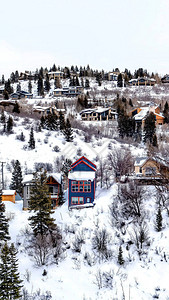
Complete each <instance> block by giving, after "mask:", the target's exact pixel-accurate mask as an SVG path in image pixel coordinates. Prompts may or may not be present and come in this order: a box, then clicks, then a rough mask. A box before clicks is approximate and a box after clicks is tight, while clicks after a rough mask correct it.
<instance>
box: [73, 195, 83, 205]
mask: <svg viewBox="0 0 169 300" xmlns="http://www.w3.org/2000/svg"><path fill="white" fill-rule="evenodd" d="M83 203H84V198H83V197H72V198H71V204H75V205H76V204H83Z"/></svg>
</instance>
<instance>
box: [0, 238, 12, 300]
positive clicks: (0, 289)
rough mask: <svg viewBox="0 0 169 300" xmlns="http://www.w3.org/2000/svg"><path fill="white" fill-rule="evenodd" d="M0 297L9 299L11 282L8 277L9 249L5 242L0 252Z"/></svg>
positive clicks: (4, 299)
mask: <svg viewBox="0 0 169 300" xmlns="http://www.w3.org/2000/svg"><path fill="white" fill-rule="evenodd" d="M0 258H1V262H0V299H1V300H9V299H11V298H10V296H11V290H12V282H11V278H10V251H9V248H8V245H7V243H5V244H4V246H3V248H2V249H1V254H0Z"/></svg>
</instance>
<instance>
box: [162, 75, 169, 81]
mask: <svg viewBox="0 0 169 300" xmlns="http://www.w3.org/2000/svg"><path fill="white" fill-rule="evenodd" d="M161 82H162V83H169V75H167V74H166V75H165V76H164V77H163V78H161Z"/></svg>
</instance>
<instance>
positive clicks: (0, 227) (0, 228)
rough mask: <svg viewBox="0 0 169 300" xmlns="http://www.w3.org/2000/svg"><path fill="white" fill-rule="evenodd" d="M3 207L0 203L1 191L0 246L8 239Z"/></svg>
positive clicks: (6, 221) (0, 192)
mask: <svg viewBox="0 0 169 300" xmlns="http://www.w3.org/2000/svg"><path fill="white" fill-rule="evenodd" d="M4 212H5V205H4V203H3V202H2V190H0V246H1V245H2V242H5V241H7V240H9V239H10V236H9V225H8V220H7V218H6V217H5V215H4Z"/></svg>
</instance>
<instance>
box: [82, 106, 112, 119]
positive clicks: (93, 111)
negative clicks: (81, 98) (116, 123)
mask: <svg viewBox="0 0 169 300" xmlns="http://www.w3.org/2000/svg"><path fill="white" fill-rule="evenodd" d="M80 115H81V118H82V120H83V121H108V120H116V119H117V113H116V112H115V111H112V110H111V107H108V108H103V107H97V108H87V109H84V110H82V111H81V112H80Z"/></svg>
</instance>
